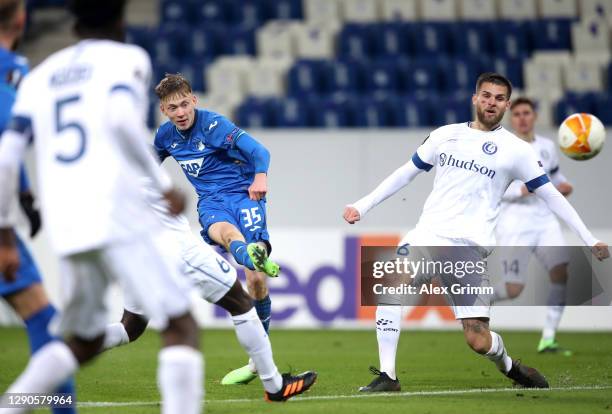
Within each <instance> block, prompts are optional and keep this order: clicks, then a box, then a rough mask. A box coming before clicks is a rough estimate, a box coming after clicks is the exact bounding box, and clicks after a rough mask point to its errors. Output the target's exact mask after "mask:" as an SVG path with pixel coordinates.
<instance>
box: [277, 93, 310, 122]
mask: <svg viewBox="0 0 612 414" xmlns="http://www.w3.org/2000/svg"><path fill="white" fill-rule="evenodd" d="M309 109H310V108H309V106H308V105H307V103H306V102H304V101H302V100H301V99H295V98H284V99H280V100H279V101H278V102H275V104H274V113H275V118H276V126H277V127H279V128H304V127H309V126H311V124H312V122H311V120H310V111H309Z"/></svg>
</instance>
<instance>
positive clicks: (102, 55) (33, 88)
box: [0, 0, 203, 414]
mask: <svg viewBox="0 0 612 414" xmlns="http://www.w3.org/2000/svg"><path fill="white" fill-rule="evenodd" d="M124 8H125V2H124V1H123V0H108V1H105V2H97V1H93V0H74V1H71V2H70V9H71V11H72V12H73V13H74V15H75V17H76V24H75V32H76V34H77V35H78V36H79V38H81V39H82V40H81V41H80V42H79V43H77V44H76V45H74V46H70V47H67V48H65V49H63V50H60V51H59V52H57V53H54V54H53V55H51V56H50V57H48V58H47V59H46V60H45V61H44V62H43V63H41V64H40V65H39V66H38V67H37V68H36V69H35V70H34V71H32V72H31V73H30V74H29V75H27V76H26V77H25V78H24V80H23V81H22V84H21V86H20V88H19V91H18V93H17V98H16V102H15V106H14V107H13V116H12V119H11V123H10V125H9V127H8V128H7V130H6V132H5V133H4V135H3V137H2V141H1V143H0V229H1V230H0V234H1V235H2V237H3V239H4V240H6V242H5V243H4V245H3V246H2V248H0V270H1V271H3V272H5V274H7V275H8V276H9V277H10V276H12V275H13V274H14V272H15V270H16V268H17V267H18V266H19V257H18V255H17V249H16V247H15V245H14V243H12V234H13V233H12V229H11V228H10V227H9V226H8V225H9V222H8V216H9V213H10V201H11V198H12V196H13V195H14V192H15V190H14V188H15V184H16V182H17V173H18V166H19V160H21V159H22V157H23V154H24V152H25V150H26V147H27V145H28V143H29V142H30V141H32V140H34V142H35V150H36V158H37V163H38V172H39V183H40V188H41V199H42V208H43V214H44V218H45V223H46V226H47V228H48V229H49V234H50V237H51V242H52V245H53V247H54V249H55V250H56V252H57V253H58V255H59V256H60V269H61V275H62V277H63V278H64V280H63V284H62V288H63V289H62V290H63V293H64V294H65V302H66V303H65V307H64V311H63V313H62V314H61V318H60V319H59V321H58V330H59V331H60V332H61V333H62V335H63V336H64V338H65V341H66V342H65V343H64V342H61V341H54V342H52V343H49V344H47V345H45V346H43V347H42V348H41V349H40V350H39V351H38V352H37V353H36V354H35V355H34V356H33V357H32V359H31V360H30V362H29V364H28V366H27V368H26V370H25V371H24V372H23V373H22V375H21V376H20V377H19V378H18V379H17V380H16V382H14V383H13V384H12V385H11V387H10V388H9V389H8V392H9V393H24V392H33V393H43V392H50V391H52V390H54V389H56V388H57V386H58V385H59V384H61V383H63V382H64V381H66V379H67V378H69V377H70V376H71V375H72V374H74V372H75V371H76V370H77V369H78V367H79V366H80V365H82V364H84V363H85V362H87V361H89V360H91V359H92V358H93V357H94V356H95V355H97V354H98V352H99V350H100V348H101V346H102V344H103V340H104V332H105V329H106V325H107V323H106V306H105V292H106V289H107V287H108V285H109V284H110V283H111V282H113V281H115V280H118V281H120V282H121V284H122V285H123V286H124V287H125V288H128V289H129V290H130V292H131V293H132V295H133V297H134V299H135V301H136V302H137V303H138V305H139V306H140V307H141V308H142V309H143V310H144V311H145V312H146V314H147V315H148V316H149V317H151V318H153V319H155V320H156V321H157V323H158V324H159V325H160V326H161V327H162V332H161V336H162V347H163V349H162V350H161V351H160V353H159V364H158V375H157V377H158V378H157V379H158V385H159V388H160V393H161V396H162V412H164V413H176V414H187V413H189V414H196V413H199V412H200V409H201V405H202V394H203V384H202V375H203V361H202V355H201V354H200V352H199V350H198V348H199V346H198V336H199V335H198V329H197V326H196V323H195V320H194V319H193V317H192V315H191V314H190V312H189V308H190V300H189V296H188V293H187V287H186V286H183V284H181V283H180V281H181V280H180V277H179V275H178V269H176V267H175V265H174V263H171V262H169V261H167V260H165V259H164V255H163V254H161V252H160V251H159V248H158V247H157V246H156V245H155V244H154V239H155V237H156V236H157V234H159V232H160V231H161V230H162V224H161V222H160V221H159V219H158V218H157V217H156V216H155V215H154V212H153V210H152V209H151V207H150V206H149V205H148V203H147V200H146V199H145V197H144V194H143V192H142V189H141V181H140V178H141V177H142V176H143V175H144V176H146V177H149V179H150V180H151V182H152V185H153V186H154V188H156V190H157V191H159V192H160V193H161V194H163V195H164V198H165V199H166V200H167V201H168V203H169V206H170V207H169V208H170V211H171V212H172V213H174V214H177V213H179V212H180V211H181V210H182V209H183V208H184V199H183V197H182V196H181V195H180V194H179V193H177V192H176V190H173V189H172V187H171V183H170V180H169V179H168V177H167V176H166V175H165V174H163V172H162V171H161V169H160V168H159V165H158V163H157V162H156V161H155V159H154V157H153V155H152V154H151V153H150V152H149V147H148V145H147V139H146V137H147V135H148V131H147V129H146V126H145V120H144V119H145V109H146V106H147V90H148V86H149V80H150V74H151V66H150V61H149V58H148V56H147V54H146V52H145V51H144V50H142V49H140V48H138V47H135V46H128V45H125V44H123V43H122V40H123V11H124ZM20 411H23V410H12V409H11V410H9V412H10V413H13V412H20ZM0 412H4V411H2V410H0Z"/></svg>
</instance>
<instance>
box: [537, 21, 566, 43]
mask: <svg viewBox="0 0 612 414" xmlns="http://www.w3.org/2000/svg"><path fill="white" fill-rule="evenodd" d="M531 33H532V34H533V37H532V38H533V47H534V49H537V50H571V48H572V42H571V21H570V20H568V19H541V20H536V21H533V22H531Z"/></svg>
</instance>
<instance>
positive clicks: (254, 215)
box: [155, 74, 279, 384]
mask: <svg viewBox="0 0 612 414" xmlns="http://www.w3.org/2000/svg"><path fill="white" fill-rule="evenodd" d="M155 93H156V94H157V96H158V98H159V100H160V109H161V111H162V113H163V114H164V115H166V116H167V117H168V119H169V122H166V123H164V124H162V125H161V126H160V127H159V129H158V130H157V133H156V134H155V149H156V151H157V154H158V155H159V159H160V160H161V161H163V160H164V159H166V158H167V157H169V156H170V157H172V158H174V159H175V160H176V162H177V163H178V164H179V165H180V166H181V167H182V170H183V173H184V174H185V177H187V179H188V180H189V182H190V183H191V185H192V186H193V187H194V189H195V190H196V192H197V194H198V215H199V217H200V224H201V226H202V231H201V235H202V237H203V238H204V240H205V241H206V242H207V243H209V244H213V245H215V244H216V245H219V246H222V247H224V248H225V249H226V250H227V251H229V252H231V254H232V255H233V257H234V259H235V260H236V262H237V263H239V264H241V265H243V266H244V267H245V273H246V278H247V289H248V291H249V294H250V295H251V297H252V298H253V300H254V303H255V309H256V310H257V314H258V315H259V318H260V319H261V322H262V324H263V326H264V329H265V330H266V332H268V329H269V325H270V314H271V301H270V295H269V294H268V285H267V280H266V274H267V275H269V276H272V277H275V276H278V272H279V267H278V265H277V264H276V263H274V262H272V261H271V260H269V259H268V255H269V254H270V252H271V247H272V246H271V245H270V237H269V235H268V230H267V221H266V198H265V197H266V193H267V191H268V184H267V172H268V166H269V165H270V153H269V152H268V150H266V149H265V148H264V147H263V146H262V145H261V144H260V143H259V142H257V141H256V140H255V139H253V137H251V136H250V135H249V134H248V133H246V132H245V131H243V130H242V129H240V128H238V127H236V126H235V125H234V124H233V123H232V122H231V121H229V120H228V119H227V118H226V117H224V116H223V115H219V114H217V113H214V112H210V111H207V110H205V109H196V105H197V98H196V96H195V95H194V94H193V92H192V89H191V84H190V83H189V81H188V80H187V79H185V78H184V77H183V76H181V75H180V74H167V75H166V77H165V78H164V79H162V80H161V82H159V84H158V85H157V87H156V88H155ZM256 377H257V373H256V372H255V367H254V365H253V364H252V361H249V364H248V365H246V366H244V367H241V368H238V369H236V370H234V371H232V372H230V373H229V374H227V375H226V376H225V378H223V380H222V383H223V384H246V383H248V382H249V381H251V380H253V379H254V378H256Z"/></svg>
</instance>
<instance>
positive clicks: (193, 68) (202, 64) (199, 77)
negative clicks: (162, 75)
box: [168, 59, 210, 92]
mask: <svg viewBox="0 0 612 414" xmlns="http://www.w3.org/2000/svg"><path fill="white" fill-rule="evenodd" d="M208 64H210V60H206V59H188V60H184V61H181V62H178V63H177V64H173V65H172V67H171V68H168V69H169V70H168V71H169V72H178V73H181V74H182V75H183V76H185V78H187V79H188V80H189V82H191V87H192V89H193V90H194V91H197V92H203V91H205V90H206V79H205V76H204V74H205V69H206V66H207V65H208Z"/></svg>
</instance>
